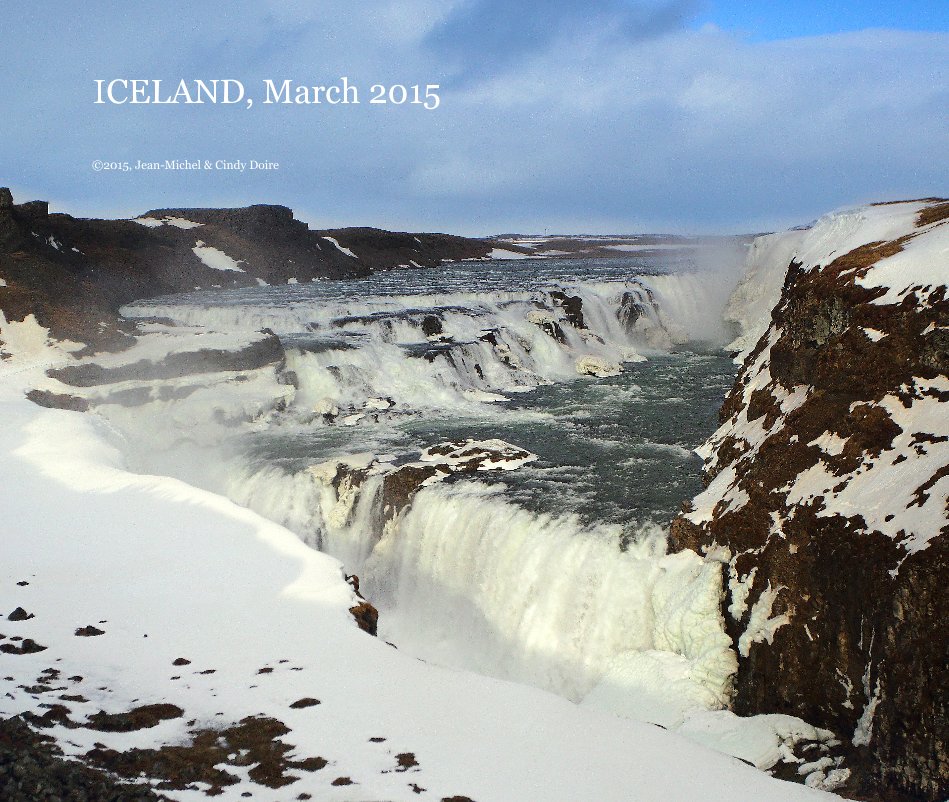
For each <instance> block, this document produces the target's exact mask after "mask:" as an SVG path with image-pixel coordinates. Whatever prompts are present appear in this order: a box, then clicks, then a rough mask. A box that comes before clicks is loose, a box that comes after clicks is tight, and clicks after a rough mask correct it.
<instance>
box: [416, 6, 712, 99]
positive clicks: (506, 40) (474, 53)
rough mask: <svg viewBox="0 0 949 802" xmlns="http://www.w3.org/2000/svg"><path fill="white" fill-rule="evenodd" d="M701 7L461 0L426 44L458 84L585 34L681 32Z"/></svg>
mask: <svg viewBox="0 0 949 802" xmlns="http://www.w3.org/2000/svg"><path fill="white" fill-rule="evenodd" d="M699 6H700V4H699V3H697V2H693V1H692V0H665V1H664V2H660V1H658V0H652V1H650V0H645V1H644V0H588V2H585V3H577V2H576V1H575V0H548V2H545V3H543V4H539V3H536V2H533V1H532V0H462V2H461V3H459V4H457V5H455V6H454V8H453V9H452V11H451V12H450V13H449V14H448V15H447V16H446V17H445V18H444V19H442V20H441V21H440V22H439V23H438V24H437V25H436V26H434V27H433V28H432V30H431V31H430V33H429V34H428V36H427V37H426V38H425V45H426V47H428V48H429V49H431V51H432V52H434V53H435V54H436V55H437V56H438V57H439V59H441V60H442V62H443V63H445V64H447V65H450V69H451V70H452V78H453V80H454V81H455V82H457V83H468V82H471V81H475V80H478V79H480V78H484V77H486V76H491V75H497V74H499V73H502V72H504V71H506V70H508V69H510V68H511V67H512V66H514V65H516V64H518V63H519V62H522V61H523V60H524V59H525V58H526V57H529V56H531V55H533V54H534V53H536V52H538V51H542V50H545V49H547V48H550V47H552V46H555V45H558V43H560V44H561V46H569V45H568V44H565V43H568V42H569V40H570V39H576V38H583V37H585V36H588V35H594V36H598V37H603V36H609V37H617V38H620V39H623V40H625V41H628V42H635V41H639V40H643V39H648V38H651V37H654V36H658V35H661V34H664V33H667V32H669V31H673V30H680V29H682V28H683V27H684V25H685V23H686V22H687V21H688V19H690V18H691V17H692V16H693V15H694V14H695V13H696V11H697V8H698V7H699Z"/></svg>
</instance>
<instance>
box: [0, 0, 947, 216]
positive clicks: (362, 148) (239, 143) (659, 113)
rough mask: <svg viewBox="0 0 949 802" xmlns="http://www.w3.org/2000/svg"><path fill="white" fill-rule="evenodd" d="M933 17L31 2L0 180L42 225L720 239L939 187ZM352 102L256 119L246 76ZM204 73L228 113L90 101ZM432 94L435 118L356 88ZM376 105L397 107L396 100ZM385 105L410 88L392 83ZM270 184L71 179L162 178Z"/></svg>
mask: <svg viewBox="0 0 949 802" xmlns="http://www.w3.org/2000/svg"><path fill="white" fill-rule="evenodd" d="M947 8H949V4H947V3H945V2H941V1H940V0H932V2H922V1H920V0H907V2H902V3H894V2H837V3H834V2H817V0H813V1H811V0H806V1H805V2H786V3H761V2H757V3H738V2H725V1H724V0H707V2H702V1H701V0H587V2H584V3H577V2H576V0H548V2H544V3H539V2H527V0H363V2H361V3H359V4H353V3H351V2H350V1H349V0H346V1H345V2H344V1H343V0H324V1H323V2H309V1H308V0H259V1H258V2H250V0H231V2H228V3H216V4H205V3H198V4H195V3H185V2H180V0H166V2H163V3H161V4H139V3H128V2H125V1H124V0H123V2H113V0H97V1H96V2H92V3H87V4H75V3H73V2H68V3H67V2H61V1H60V0H52V1H51V2H46V3H41V4H28V5H24V6H23V7H22V8H17V10H16V11H15V12H12V11H11V13H9V14H7V15H5V20H4V26H3V28H2V30H0V52H2V53H3V54H4V60H5V65H4V69H3V70H0V110H2V114H0V186H10V187H11V188H12V190H13V192H14V196H15V198H16V199H17V200H18V201H19V200H27V199H32V198H42V199H46V200H49V201H50V202H51V204H52V208H53V209H54V210H56V211H66V212H69V213H71V214H75V215H79V216H107V217H127V216H133V215H136V214H139V213H141V212H143V211H146V210H148V209H152V208H161V207H188V206H241V205H246V204H251V203H280V204H284V205H287V206H290V207H292V208H293V209H294V210H295V212H296V214H297V216H298V217H299V218H301V219H304V220H306V221H307V222H309V223H310V224H311V225H312V226H314V227H324V226H325V227H331V226H345V225H374V226H379V227H384V228H391V229H399V230H418V231H423V230H424V231H435V230H439V231H450V232H454V233H464V234H487V233H497V232H515V231H516V232H530V233H543V232H545V231H547V232H551V233H553V232H557V233H642V232H681V233H735V232H760V231H770V230H778V229H781V228H785V227H788V226H791V225H796V224H800V223H806V222H809V221H810V220H812V219H814V218H815V217H817V216H819V215H820V214H823V213H824V212H827V211H830V210H832V209H836V208H840V207H842V206H849V205H854V204H858V203H863V202H870V201H877V200H892V199H898V198H909V197H925V196H933V195H949V155H947V154H949V69H947V68H949V10H947ZM342 76H346V77H347V79H348V80H349V83H350V84H351V85H354V86H356V87H357V90H358V91H359V93H360V95H359V99H360V103H359V104H350V105H342V104H341V105H336V106H331V105H327V104H326V103H321V104H319V105H284V104H271V105H266V104H264V103H263V102H262V101H263V99H264V97H265V95H266V93H265V85H264V81H265V80H267V79H270V80H272V81H275V82H276V84H278V85H279V84H280V83H281V82H282V81H284V80H290V81H292V82H293V85H294V86H296V85H297V84H301V85H332V84H334V83H337V82H339V80H340V78H341V77H342ZM132 78H135V79H147V80H161V81H162V83H163V84H164V85H165V86H166V87H167V86H169V85H175V84H177V82H178V80H179V79H182V78H183V79H186V80H189V81H190V80H192V79H204V80H212V79H224V78H231V79H237V80H240V81H241V82H243V84H244V85H245V87H246V91H247V96H248V97H249V98H252V99H253V100H254V104H253V105H252V107H250V108H248V107H247V104H246V101H245V102H242V103H240V104H233V105H223V104H219V105H210V104H205V105H183V104H179V105H144V104H143V105H131V104H124V105H113V104H110V103H103V104H96V103H95V100H96V84H95V81H96V79H100V80H105V81H110V80H112V79H132ZM374 84H382V85H384V86H385V87H390V86H392V85H404V86H407V87H412V86H414V85H419V86H420V87H421V89H420V92H421V93H422V97H424V93H425V88H426V87H427V86H428V85H429V84H437V85H438V86H439V89H438V90H437V93H438V95H439V98H440V103H439V106H438V108H436V109H431V110H428V109H425V108H424V107H423V105H422V104H412V103H406V104H402V105H394V104H392V103H386V104H370V103H369V102H368V100H369V98H370V88H371V86H372V85H374ZM394 91H395V93H396V94H395V97H396V98H398V97H399V91H400V90H398V89H396V90H394ZM409 91H410V92H411V90H409ZM174 159H179V160H189V161H194V160H197V161H199V162H200V163H201V164H202V165H203V164H204V163H205V162H208V163H209V164H210V165H212V166H213V165H214V163H215V162H217V161H218V160H223V161H228V162H236V161H243V162H246V163H248V165H249V163H250V161H251V160H256V161H258V162H268V161H269V162H276V163H278V164H279V168H278V169H270V170H253V171H252V170H250V169H245V170H244V171H243V172H239V171H237V170H223V169H222V170H218V169H201V170H171V169H161V170H136V169H130V170H128V171H127V172H126V171H115V170H108V169H106V170H102V171H96V170H94V169H93V165H94V163H95V162H97V161H103V162H105V163H106V164H109V163H116V162H118V163H121V162H129V164H130V167H132V168H134V165H135V164H136V162H138V161H143V162H153V161H154V162H158V163H159V164H164V162H165V160H174Z"/></svg>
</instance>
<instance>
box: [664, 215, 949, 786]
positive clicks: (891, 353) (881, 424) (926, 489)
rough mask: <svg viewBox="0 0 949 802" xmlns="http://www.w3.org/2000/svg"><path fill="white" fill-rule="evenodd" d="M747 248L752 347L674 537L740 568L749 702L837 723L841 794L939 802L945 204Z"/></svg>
mask: <svg viewBox="0 0 949 802" xmlns="http://www.w3.org/2000/svg"><path fill="white" fill-rule="evenodd" d="M750 258H751V265H750V270H749V273H748V278H747V279H746V281H745V283H744V284H743V285H742V286H741V287H739V290H738V292H737V293H736V299H735V301H736V302H735V304H733V310H732V311H733V313H735V312H736V311H737V310H739V309H740V308H744V310H745V312H746V313H745V314H744V315H742V314H733V317H735V319H736V320H737V321H739V322H740V323H741V324H742V337H739V339H738V340H737V341H736V349H739V350H740V349H742V348H746V349H748V350H745V351H744V353H743V354H742V357H743V363H742V367H741V371H740V373H739V375H738V377H737V379H736V382H735V385H734V387H733V388H732V390H731V392H730V394H729V395H728V397H727V399H726V401H725V404H724V406H723V408H722V411H721V428H720V429H719V430H718V431H717V432H716V433H715V434H714V435H713V436H712V438H710V440H709V441H708V442H707V443H706V444H705V446H704V447H703V450H702V456H703V457H704V459H705V474H706V483H707V488H706V490H705V491H704V492H703V493H702V494H700V495H699V496H698V497H696V499H695V500H694V502H693V503H692V504H691V505H687V508H686V510H685V511H684V513H683V514H682V515H681V516H680V517H679V518H678V519H677V520H676V521H675V522H674V523H673V528H672V540H673V545H674V546H675V547H676V548H680V549H682V548H691V549H695V550H697V551H699V552H700V553H704V554H705V555H706V556H707V558H708V559H712V560H718V561H721V562H723V563H725V564H726V566H725V568H726V571H725V574H726V576H727V577H728V581H727V585H726V587H725V593H724V600H723V612H724V616H725V620H726V623H727V629H728V633H729V635H730V636H731V638H732V640H733V643H734V646H735V649H736V651H737V652H738V654H739V669H738V673H737V677H736V688H735V700H734V708H735V711H736V712H737V713H739V714H742V715H751V714H755V713H773V712H779V713H788V714H792V715H796V716H800V717H801V718H804V719H805V720H807V721H809V722H811V723H813V724H815V725H818V726H822V727H827V728H829V729H831V730H833V731H834V732H835V733H836V734H837V736H838V738H840V740H841V741H842V742H843V748H844V751H845V752H846V753H847V754H846V761H847V762H846V765H847V766H848V767H849V768H850V770H851V774H850V779H849V782H848V784H847V786H846V787H845V788H843V789H841V790H840V791H839V792H840V793H844V794H845V795H849V796H852V797H854V798H858V799H879V800H921V799H922V800H932V801H933V802H936V800H940V801H941V800H944V799H945V798H946V797H947V796H949V752H947V740H949V715H947V714H949V711H947V706H949V694H947V682H949V678H947V675H946V664H947V656H949V627H947V623H946V607H947V602H949V593H947V579H949V571H947V568H949V509H947V492H949V414H947V410H949V403H947V402H949V296H947V289H946V285H947V280H949V202H947V201H945V200H934V199H929V200H925V201H917V202H907V203H899V204H887V205H878V206H870V207H865V208H862V209H858V210H856V211H853V212H847V213H838V214H834V215H830V216H828V217H826V218H822V219H821V220H820V221H818V222H817V223H816V224H815V225H814V226H813V227H811V228H810V229H808V230H804V231H794V232H788V234H786V235H773V236H771V237H767V238H762V239H760V240H759V241H758V242H756V244H755V247H754V248H753V249H752V252H751V257H750ZM779 288H780V289H779ZM775 296H777V297H778V300H777V305H776V306H774V308H773V311H772V312H771V314H770V317H764V318H763V320H759V319H757V316H756V314H754V309H755V305H756V304H757V306H758V307H759V308H760V307H761V306H762V305H763V304H766V303H767V301H768V299H769V298H771V299H772V300H773V299H774V297H775ZM749 310H750V311H749ZM759 334H760V338H758V337H757V335H759Z"/></svg>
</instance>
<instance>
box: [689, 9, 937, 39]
mask: <svg viewBox="0 0 949 802" xmlns="http://www.w3.org/2000/svg"><path fill="white" fill-rule="evenodd" d="M692 22H693V25H701V24H704V23H712V24H714V25H717V26H718V27H720V28H722V29H724V30H730V31H737V32H741V33H744V34H747V35H748V36H750V37H751V38H752V39H755V40H768V39H789V38H792V37H796V36H819V35H822V34H834V33H843V32H845V31H860V30H864V29H867V28H895V29H899V30H907V31H943V32H945V31H947V30H949V3H946V2H940V0H898V1H897V0H863V2H860V0H850V1H849V2H829V0H825V1H823V2H822V0H798V1H797V2H767V0H764V2H760V1H759V2H745V3H741V2H727V0H720V1H719V2H716V0H710V2H707V3H703V4H697V11H696V14H695V16H694V17H693V19H692Z"/></svg>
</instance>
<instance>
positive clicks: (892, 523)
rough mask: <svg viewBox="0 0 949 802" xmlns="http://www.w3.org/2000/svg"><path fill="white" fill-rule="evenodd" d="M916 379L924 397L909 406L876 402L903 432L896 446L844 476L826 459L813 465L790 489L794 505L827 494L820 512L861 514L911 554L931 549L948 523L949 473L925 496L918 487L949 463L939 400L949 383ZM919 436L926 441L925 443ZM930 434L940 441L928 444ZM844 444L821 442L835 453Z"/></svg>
mask: <svg viewBox="0 0 949 802" xmlns="http://www.w3.org/2000/svg"><path fill="white" fill-rule="evenodd" d="M913 383H914V386H915V387H916V389H917V395H919V396H923V397H918V398H914V399H913V400H912V403H911V404H910V405H909V406H908V407H907V406H906V405H904V403H903V401H902V400H901V399H900V398H899V397H898V396H895V395H887V396H885V397H884V398H883V399H882V400H881V401H880V402H879V404H876V405H873V406H879V407H881V408H882V409H883V410H885V411H886V413H887V415H888V416H889V417H890V418H891V419H892V420H893V422H894V423H896V424H897V425H898V426H899V427H900V429H901V430H902V431H901V432H900V433H899V434H898V435H896V437H894V439H893V443H892V448H891V449H888V450H886V451H884V452H883V453H882V454H881V455H880V457H879V458H877V459H870V458H866V459H865V460H864V461H863V463H862V464H861V465H860V467H858V468H857V469H856V470H855V471H854V472H853V473H849V474H846V475H844V476H839V475H837V474H835V473H833V472H832V471H830V470H829V468H828V467H827V466H826V465H825V464H824V463H823V462H819V463H817V464H816V465H813V466H812V467H810V468H808V469H807V470H806V471H803V472H802V473H800V474H799V475H798V476H797V477H796V478H795V480H794V481H793V482H792V483H791V485H790V486H789V487H788V488H787V491H788V496H787V498H788V503H791V504H799V503H807V502H809V501H811V500H813V499H815V498H817V497H818V496H823V497H824V502H823V507H822V508H821V509H820V510H819V512H818V514H819V515H820V516H822V517H830V516H833V515H843V516H846V517H849V516H853V515H860V516H862V517H863V519H864V520H865V521H866V523H867V526H868V527H869V528H870V529H875V530H877V531H879V532H882V533H883V534H885V535H887V536H888V537H891V538H893V539H894V540H897V541H899V542H900V543H901V544H902V546H903V547H904V548H905V549H906V551H907V552H909V553H912V552H916V551H921V550H923V549H925V548H926V547H927V545H928V544H929V542H930V541H931V540H932V539H933V538H935V537H937V536H938V534H939V531H940V529H941V528H942V527H943V526H945V516H946V510H945V498H946V495H947V492H949V477H943V478H942V479H940V480H939V481H937V482H935V483H934V484H933V485H932V486H931V488H930V489H929V490H927V491H926V497H925V498H923V497H922V496H917V488H919V487H921V486H922V485H923V484H924V483H925V482H926V481H927V480H929V479H930V477H933V476H935V475H936V473H937V471H939V469H940V468H942V467H943V466H944V465H946V464H947V463H949V442H946V441H939V440H938V438H939V437H942V436H944V435H946V434H947V431H946V411H945V403H944V402H941V401H939V400H938V394H940V393H945V392H946V391H947V390H949V381H947V380H946V379H945V378H944V377H941V376H940V377H936V378H935V379H923V378H920V377H916V378H914V380H913ZM934 395H935V396H936V397H933V396H934ZM918 436H920V437H922V438H924V442H919V437H918ZM929 436H932V437H934V438H935V439H936V442H925V439H929ZM836 440H839V438H837V439H836ZM842 442H843V441H840V443H836V441H835V439H834V438H832V437H827V438H826V439H825V438H821V440H820V443H819V444H820V446H821V448H822V449H823V450H825V451H827V453H830V454H832V453H833V449H832V448H831V444H835V447H839V448H842ZM828 448H831V450H830V451H828ZM841 485H843V487H842V488H841V487H840V486H841ZM835 488H837V489H835Z"/></svg>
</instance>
